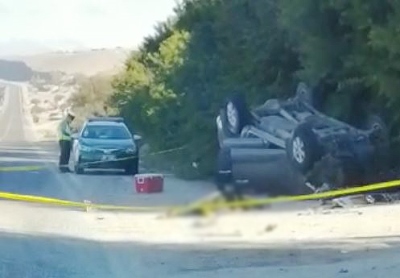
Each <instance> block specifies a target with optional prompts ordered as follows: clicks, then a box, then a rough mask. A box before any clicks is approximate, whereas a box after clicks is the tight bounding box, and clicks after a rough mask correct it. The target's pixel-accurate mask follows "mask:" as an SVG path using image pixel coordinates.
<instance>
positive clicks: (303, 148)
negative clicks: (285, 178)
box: [286, 122, 322, 174]
mask: <svg viewBox="0 0 400 278" xmlns="http://www.w3.org/2000/svg"><path fill="white" fill-rule="evenodd" d="M299 148H300V149H299ZM286 153H287V155H288V158H289V161H290V163H291V164H292V165H293V166H294V167H295V168H296V169H298V170H299V171H301V173H303V174H305V173H307V172H308V171H309V170H311V169H312V167H313V166H314V163H315V162H316V161H318V160H319V159H320V158H321V157H322V147H321V146H320V144H319V142H318V138H317V135H316V134H315V133H314V132H313V130H312V123H310V122H305V123H302V124H300V125H299V126H297V128H296V129H295V130H294V132H293V136H292V138H290V140H288V142H287V145H286Z"/></svg>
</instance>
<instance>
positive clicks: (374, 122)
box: [363, 115, 389, 147]
mask: <svg viewBox="0 0 400 278" xmlns="http://www.w3.org/2000/svg"><path fill="white" fill-rule="evenodd" d="M374 127H376V128H377V129H379V133H378V134H377V135H378V137H377V138H374V139H375V140H376V141H375V143H376V144H377V145H379V146H380V147H388V146H389V129H388V127H387V125H386V123H385V122H384V121H383V119H382V118H381V117H379V116H378V115H369V116H368V117H367V119H366V120H365V122H364V124H363V129H366V130H369V129H372V128H374Z"/></svg>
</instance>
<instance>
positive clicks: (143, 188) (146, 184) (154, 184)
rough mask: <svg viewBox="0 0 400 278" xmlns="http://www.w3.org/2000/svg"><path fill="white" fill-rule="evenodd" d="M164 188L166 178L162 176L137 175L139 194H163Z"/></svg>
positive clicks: (136, 185)
mask: <svg viewBox="0 0 400 278" xmlns="http://www.w3.org/2000/svg"><path fill="white" fill-rule="evenodd" d="M163 188H164V176H163V175H162V174H140V175H135V189H136V192H137V193H156V192H162V191H163Z"/></svg>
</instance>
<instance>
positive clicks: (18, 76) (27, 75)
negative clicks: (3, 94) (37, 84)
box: [0, 60, 33, 82]
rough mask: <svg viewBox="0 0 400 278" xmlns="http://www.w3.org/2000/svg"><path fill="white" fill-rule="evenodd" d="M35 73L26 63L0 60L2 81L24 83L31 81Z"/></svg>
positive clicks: (0, 77)
mask: <svg viewBox="0 0 400 278" xmlns="http://www.w3.org/2000/svg"><path fill="white" fill-rule="evenodd" d="M32 76H33V71H32V69H31V68H30V67H28V66H27V65H26V64H25V63H24V62H20V61H8V60H0V79H4V80H8V81H15V82H23V81H29V80H30V79H31V78H32Z"/></svg>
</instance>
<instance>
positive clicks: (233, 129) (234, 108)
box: [221, 95, 250, 137]
mask: <svg viewBox="0 0 400 278" xmlns="http://www.w3.org/2000/svg"><path fill="white" fill-rule="evenodd" d="M221 112H222V113H221V121H222V126H223V131H224V133H225V135H227V136H226V137H237V136H239V135H240V132H241V131H242V128H243V127H244V126H245V125H247V124H248V123H249V121H250V112H249V110H248V108H247V105H246V102H245V99H244V97H243V96H242V95H236V96H234V97H231V98H229V99H227V101H226V102H225V105H224V108H223V109H222V111H221Z"/></svg>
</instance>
